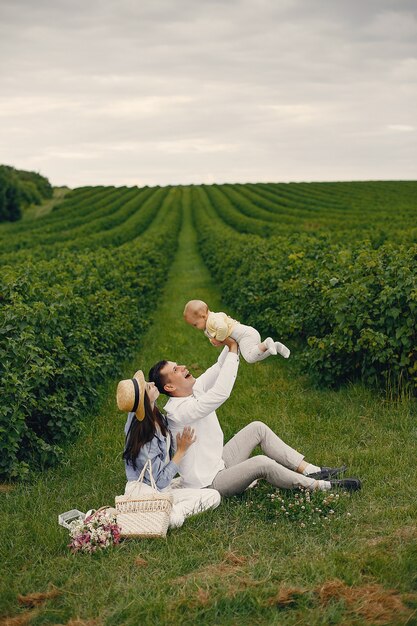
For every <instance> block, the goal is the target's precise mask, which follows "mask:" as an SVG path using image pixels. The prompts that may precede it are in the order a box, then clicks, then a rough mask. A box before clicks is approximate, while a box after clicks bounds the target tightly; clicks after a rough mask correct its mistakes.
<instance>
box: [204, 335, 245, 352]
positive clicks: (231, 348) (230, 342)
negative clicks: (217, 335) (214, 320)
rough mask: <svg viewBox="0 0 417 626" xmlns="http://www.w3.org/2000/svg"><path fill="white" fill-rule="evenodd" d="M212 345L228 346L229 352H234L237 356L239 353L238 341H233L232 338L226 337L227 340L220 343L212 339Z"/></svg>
mask: <svg viewBox="0 0 417 626" xmlns="http://www.w3.org/2000/svg"><path fill="white" fill-rule="evenodd" d="M210 343H211V344H212V345H213V346H216V347H217V346H227V347H228V348H229V352H233V353H234V354H237V351H238V348H239V346H238V344H237V343H236V341H235V340H234V339H232V338H231V337H226V339H225V340H224V341H219V340H218V339H210Z"/></svg>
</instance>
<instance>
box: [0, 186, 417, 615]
mask: <svg viewBox="0 0 417 626" xmlns="http://www.w3.org/2000/svg"><path fill="white" fill-rule="evenodd" d="M181 193H182V194H183V206H184V221H183V228H182V230H181V234H180V239H179V247H178V252H177V255H176V257H175V260H174V262H173V263H172V266H171V269H170V272H169V275H168V277H167V283H166V286H165V289H164V292H163V294H162V296H161V299H160V302H159V306H158V308H157V310H156V311H155V314H154V317H153V324H152V326H151V327H150V328H149V331H148V333H147V334H146V336H145V337H138V345H139V346H140V349H139V351H138V354H137V357H136V358H135V359H134V361H133V362H131V363H127V364H124V366H123V365H121V368H122V369H121V371H120V377H119V378H124V377H128V376H131V375H132V374H133V373H134V371H135V370H136V369H138V368H142V369H144V371H145V373H147V371H148V369H149V367H150V366H151V365H152V364H153V363H154V362H156V361H157V360H159V359H160V358H168V359H172V360H176V361H177V362H179V363H185V364H186V365H188V366H189V367H190V369H192V371H193V372H194V373H195V374H196V375H198V374H199V373H201V372H202V371H203V370H204V369H205V368H206V367H208V366H209V365H210V364H211V363H212V362H213V361H214V360H215V359H216V358H217V350H216V349H214V348H212V347H211V346H210V345H209V343H208V342H207V340H205V338H204V337H203V335H202V334H201V333H199V332H198V331H196V330H194V329H193V328H191V327H189V326H187V325H185V323H184V322H183V320H182V310H183V307H184V303H185V302H186V301H187V300H188V299H190V298H194V297H198V298H202V299H204V300H206V301H207V302H209V304H210V306H211V308H213V309H214V310H215V309H218V308H224V307H225V305H224V303H223V302H222V299H221V294H219V292H218V290H217V289H216V285H215V284H214V283H213V281H212V280H211V278H210V276H209V274H208V271H207V270H206V268H205V267H204V266H203V264H202V260H201V258H200V256H199V254H198V250H197V245H196V235H195V232H194V229H193V226H192V220H191V207H190V205H189V202H190V197H189V191H188V189H187V188H183V189H182V190H181ZM161 245H163V242H161ZM228 312H229V313H230V314H232V315H233V314H234V312H233V311H228ZM283 339H284V338H283ZM122 340H123V338H121V341H122ZM290 347H291V346H290ZM116 384H117V380H114V381H112V382H111V383H110V384H109V385H108V388H106V390H105V393H104V394H103V397H104V398H105V399H104V400H103V403H102V405H101V407H100V411H99V413H98V415H95V416H89V417H88V418H87V419H86V425H85V431H84V433H83V434H82V436H81V437H80V439H79V440H78V441H77V442H76V443H75V444H74V445H73V446H70V447H69V449H68V451H67V458H66V460H65V462H64V464H63V465H62V466H60V467H59V468H56V469H54V470H50V471H48V472H45V473H44V474H43V475H41V476H39V477H38V478H37V479H36V480H35V481H34V482H32V483H31V484H29V485H20V486H17V487H16V488H15V489H13V490H12V491H10V492H3V493H0V503H1V512H0V515H1V525H2V531H3V532H2V542H1V545H0V556H1V559H2V562H6V563H7V568H6V575H4V576H2V580H1V583H0V585H1V586H0V594H1V595H0V618H1V616H2V615H3V616H4V615H17V614H20V613H22V612H23V611H24V609H22V608H21V607H19V605H18V602H17V595H18V594H26V593H33V592H38V591H46V590H47V589H48V588H49V589H50V588H51V587H50V586H51V585H54V586H56V587H57V588H58V589H59V590H61V592H62V593H61V595H59V596H57V597H56V598H54V599H51V600H49V601H48V602H46V603H45V604H44V605H43V606H42V607H41V608H40V609H39V610H38V613H36V614H34V615H33V616H32V621H31V622H30V623H31V624H35V625H36V624H67V623H71V622H70V620H71V619H72V620H75V619H77V618H79V619H84V620H97V621H95V622H86V623H91V624H93V623H95V624H106V625H108V626H114V625H118V624H120V625H121V624H123V625H124V624H126V625H132V626H133V625H136V624H141V625H147V624H152V625H154V624H170V625H176V624H190V625H191V624H193V625H194V624H197V623H198V624H216V625H217V624H220V625H228V624H230V625H231V624H239V625H246V624H304V623H308V624H317V625H319V624H327V623H332V624H346V623H355V624H362V623H370V622H367V621H366V619H365V618H364V613H363V612H362V613H361V612H360V609H358V608H357V607H356V608H355V607H354V608H353V609H352V608H349V606H348V605H347V604H344V603H343V602H341V601H334V602H330V603H329V604H327V605H323V604H321V603H320V602H319V601H318V600H317V599H315V596H314V595H313V594H312V590H313V589H314V588H316V587H317V586H320V585H322V584H323V583H324V582H326V581H329V580H333V579H335V578H338V579H341V580H342V581H344V582H345V583H346V584H347V585H355V586H358V588H360V587H361V586H363V585H365V584H367V583H369V582H372V583H376V584H379V585H381V586H382V589H383V590H387V589H391V588H394V589H397V590H398V591H399V593H404V594H407V593H414V600H411V601H410V599H409V600H408V605H407V606H409V607H411V608H408V609H407V611H408V612H407V611H406V612H405V613H404V615H407V616H410V615H411V611H412V610H413V608H412V607H413V602H414V609H415V608H416V607H417V604H416V603H415V602H416V601H415V598H416V595H415V594H416V591H417V590H416V587H417V567H416V563H417V533H416V530H415V519H416V513H417V505H416V497H415V487H416V484H417V475H416V468H415V446H416V443H417V429H416V426H415V424H416V420H415V417H416V411H415V404H414V403H411V402H406V401H404V402H402V403H396V404H393V403H387V402H386V401H384V400H383V399H381V398H379V397H376V396H375V395H374V394H372V393H371V392H369V391H367V390H365V389H363V388H362V387H361V386H359V385H355V386H350V387H347V388H345V389H343V390H341V391H339V392H332V391H317V390H314V389H312V388H311V387H310V386H309V383H308V379H307V378H302V377H300V376H299V375H296V374H295V371H294V370H293V367H292V363H291V359H290V360H289V361H288V362H287V361H284V360H283V359H278V358H275V359H272V358H270V359H268V360H267V361H265V362H263V363H259V364H255V365H248V364H246V363H244V362H243V363H241V366H240V372H239V377H238V381H237V383H236V386H235V389H234V392H233V395H232V397H231V398H230V400H229V401H228V402H227V403H226V405H225V406H223V407H222V408H221V409H220V410H219V412H218V414H219V418H220V421H221V423H222V426H223V429H224V432H225V439H226V440H227V439H228V438H229V437H230V436H231V435H232V434H233V433H234V432H236V431H237V430H238V429H239V428H241V427H242V426H244V425H245V424H246V423H248V422H249V421H251V420H253V419H262V420H263V421H265V422H267V423H268V424H269V425H270V426H271V427H272V428H273V429H275V430H276V432H277V433H278V434H279V435H280V436H281V437H282V438H283V439H284V440H286V441H287V442H288V443H290V444H291V445H293V446H294V447H296V448H298V449H299V450H300V451H302V452H304V453H305V454H306V456H307V458H308V459H309V460H311V461H312V462H317V463H318V464H329V465H333V464H339V463H341V462H342V461H343V462H346V463H347V464H348V465H349V467H350V468H351V472H353V473H354V474H358V475H360V476H361V477H362V478H363V480H364V489H363V491H362V493H361V494H355V495H354V496H353V497H351V498H347V499H346V500H345V501H344V502H343V504H342V505H341V507H340V510H339V511H337V515H335V519H333V521H332V522H331V523H330V522H329V523H327V524H324V525H320V524H316V525H314V526H313V525H312V524H309V523H308V521H307V520H306V521H307V523H306V527H305V528H300V526H299V525H298V524H296V523H289V522H288V521H287V520H286V519H285V517H284V516H283V515H281V514H279V515H277V516H275V517H273V516H272V515H271V506H270V504H269V499H268V498H267V496H266V493H267V491H268V490H266V489H264V488H262V487H261V488H260V489H255V490H253V491H251V492H247V493H246V494H244V495H243V496H242V497H238V498H232V499H229V500H227V501H223V502H222V504H221V506H220V508H219V509H218V510H217V511H213V512H209V513H206V514H204V515H201V516H197V517H196V518H193V519H190V520H187V522H186V523H185V525H184V526H183V528H181V529H178V530H175V531H172V532H170V533H169V535H168V538H167V541H159V540H147V541H130V542H124V543H123V544H122V545H120V546H118V547H116V548H115V549H113V550H110V551H109V552H107V553H105V554H102V555H98V556H95V557H88V556H73V555H71V554H69V552H68V550H67V548H66V542H67V535H66V531H64V530H63V529H61V528H60V527H59V526H58V525H57V515H58V513H60V512H62V511H65V510H68V509H70V508H79V509H81V510H84V511H85V510H87V509H88V508H90V507H95V508H97V507H99V506H101V505H103V504H112V503H113V500H114V496H115V495H116V494H118V493H121V492H122V491H123V488H124V470H123V464H122V462H121V451H122V448H123V425H124V421H125V416H124V415H122V414H120V413H119V412H118V411H117V408H116V407H115V400H114V394H115V388H116ZM270 491H272V490H270ZM138 559H139V560H138ZM140 559H142V560H144V561H145V562H146V564H144V563H143V561H140ZM284 584H286V585H293V586H297V587H301V588H303V589H305V590H306V591H307V592H311V593H309V594H307V595H306V596H304V597H301V599H299V601H298V602H296V603H295V604H294V605H291V606H289V607H288V608H286V609H285V610H279V609H277V607H276V606H274V605H273V604H271V602H270V599H271V598H273V597H274V596H276V594H277V592H278V590H279V589H280V588H281V587H282V585H284ZM404 602H405V600H404ZM410 602H411V604H410ZM393 615H394V614H393V613H392V612H391V614H390V619H391V621H388V622H384V623H404V621H396V620H397V619H398V620H402V619H403V618H402V616H401V614H400V612H398V610H397V614H396V617H393ZM404 619H405V618H404ZM413 619H414V618H413V617H411V618H410V621H408V623H409V624H411V623H414V622H413V621H412V620H413ZM349 620H350V621H349ZM0 623H1V619H0Z"/></svg>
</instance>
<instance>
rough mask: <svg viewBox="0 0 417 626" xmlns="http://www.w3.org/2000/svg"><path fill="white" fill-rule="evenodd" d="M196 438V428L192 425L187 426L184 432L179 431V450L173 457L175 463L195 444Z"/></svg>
mask: <svg viewBox="0 0 417 626" xmlns="http://www.w3.org/2000/svg"><path fill="white" fill-rule="evenodd" d="M196 439H197V437H196V435H195V433H194V428H191V426H186V427H185V428H184V430H183V431H182V433H177V450H176V452H175V454H174V456H173V457H172V460H173V461H174V463H179V462H180V461H181V459H182V457H183V456H184V454H185V453H186V452H187V450H188V448H189V447H190V446H192V445H193V443H194V441H195V440H196Z"/></svg>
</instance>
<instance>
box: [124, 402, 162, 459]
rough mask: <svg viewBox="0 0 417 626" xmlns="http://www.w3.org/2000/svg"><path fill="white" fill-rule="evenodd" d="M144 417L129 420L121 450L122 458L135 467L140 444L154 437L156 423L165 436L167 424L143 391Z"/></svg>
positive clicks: (142, 444)
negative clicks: (123, 447)
mask: <svg viewBox="0 0 417 626" xmlns="http://www.w3.org/2000/svg"><path fill="white" fill-rule="evenodd" d="M144 404H145V417H144V418H143V420H142V421H141V422H140V421H139V420H138V419H136V417H134V418H133V419H132V421H131V424H130V427H129V430H128V432H127V435H126V442H125V450H124V452H123V458H124V460H125V461H126V462H127V463H128V464H130V465H132V466H133V469H137V466H136V459H137V457H138V454H139V452H140V449H141V448H142V446H144V445H145V443H148V442H149V441H151V439H153V438H154V437H155V433H156V425H158V426H159V428H160V429H161V433H162V434H163V436H164V437H166V436H167V432H168V424H167V420H166V418H165V417H164V415H162V413H161V411H160V410H159V409H158V407H157V406H156V405H155V406H154V408H153V409H152V406H151V403H150V400H149V398H148V394H147V393H146V392H145V402H144Z"/></svg>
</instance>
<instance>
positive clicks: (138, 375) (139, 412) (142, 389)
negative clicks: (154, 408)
mask: <svg viewBox="0 0 417 626" xmlns="http://www.w3.org/2000/svg"><path fill="white" fill-rule="evenodd" d="M133 378H135V379H136V380H137V381H138V385H139V405H138V408H137V409H136V412H135V415H136V417H137V418H138V420H139V421H140V422H141V421H142V420H143V419H144V417H145V393H146V382H145V376H144V374H143V372H142V370H138V371H137V372H135V374H134V375H133Z"/></svg>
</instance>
